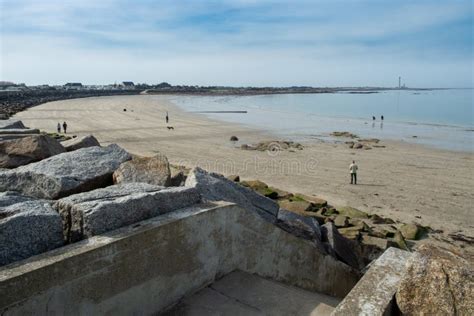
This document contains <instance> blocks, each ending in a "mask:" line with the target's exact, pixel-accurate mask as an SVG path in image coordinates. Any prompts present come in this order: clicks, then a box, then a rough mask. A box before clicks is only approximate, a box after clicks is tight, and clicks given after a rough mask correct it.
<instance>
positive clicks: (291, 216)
mask: <svg viewBox="0 0 474 316" xmlns="http://www.w3.org/2000/svg"><path fill="white" fill-rule="evenodd" d="M278 225H279V226H280V227H282V228H283V229H285V230H286V231H288V232H290V233H292V234H293V235H296V236H301V237H305V238H307V239H312V240H316V241H321V229H320V227H319V223H318V221H317V220H316V219H314V218H312V217H305V216H302V215H299V214H296V213H293V212H290V211H288V210H285V209H283V208H280V210H279V211H278Z"/></svg>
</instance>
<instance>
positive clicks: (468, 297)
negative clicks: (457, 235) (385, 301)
mask: <svg viewBox="0 0 474 316" xmlns="http://www.w3.org/2000/svg"><path fill="white" fill-rule="evenodd" d="M407 266H408V267H407V270H406V272H405V275H404V276H403V278H402V281H401V283H400V285H399V287H398V291H397V293H396V300H397V305H398V307H399V309H400V311H401V312H402V314H403V315H473V314H474V300H473V297H474V269H473V266H472V264H471V263H470V262H469V260H468V259H467V258H464V257H463V256H461V255H460V254H457V253H453V252H451V251H449V250H447V249H443V248H440V247H437V246H434V245H430V244H425V245H421V246H420V247H418V249H417V251H416V252H415V254H414V255H413V257H412V258H410V259H409V261H408V262H407Z"/></svg>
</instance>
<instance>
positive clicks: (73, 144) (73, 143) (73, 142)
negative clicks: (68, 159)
mask: <svg viewBox="0 0 474 316" xmlns="http://www.w3.org/2000/svg"><path fill="white" fill-rule="evenodd" d="M61 145H63V146H64V148H66V150H67V151H73V150H78V149H81V148H87V147H93V146H100V143H99V141H98V140H97V138H95V137H94V136H92V135H86V136H83V137H76V138H71V139H69V140H65V141H63V142H61Z"/></svg>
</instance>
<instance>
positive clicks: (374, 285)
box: [331, 248, 412, 316]
mask: <svg viewBox="0 0 474 316" xmlns="http://www.w3.org/2000/svg"><path fill="white" fill-rule="evenodd" d="M411 256H412V254H411V253H410V252H408V251H404V250H400V249H397V248H389V249H387V250H386V251H385V252H384V253H383V255H382V256H380V257H379V258H378V259H377V260H376V261H375V262H374V263H373V264H372V265H371V267H370V268H369V270H368V271H367V272H366V273H365V275H364V276H363V277H362V279H361V280H360V281H359V282H358V283H357V285H356V286H355V287H354V288H353V289H352V291H351V292H350V293H349V294H348V295H347V296H346V297H345V298H344V300H343V301H342V302H341V303H340V304H339V305H338V306H337V307H336V309H335V310H334V312H333V313H332V314H331V315H332V316H339V315H340V316H348V315H354V316H355V315H391V313H390V312H391V310H392V308H394V305H395V304H393V300H394V295H395V292H396V291H397V288H398V285H399V284H400V281H401V279H402V277H403V274H404V273H405V271H406V263H407V261H408V259H409V258H410V257H411Z"/></svg>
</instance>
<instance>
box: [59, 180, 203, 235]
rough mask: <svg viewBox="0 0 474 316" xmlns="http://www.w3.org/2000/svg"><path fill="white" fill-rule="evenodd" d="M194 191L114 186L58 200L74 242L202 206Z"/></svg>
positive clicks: (65, 232)
mask: <svg viewBox="0 0 474 316" xmlns="http://www.w3.org/2000/svg"><path fill="white" fill-rule="evenodd" d="M200 200H201V197H200V195H199V193H198V191H197V189H195V188H189V187H188V188H186V187H178V188H167V189H163V187H160V186H156V185H151V184H147V183H126V184H118V185H113V186H110V187H107V188H104V189H97V190H94V191H89V192H85V193H80V194H75V195H71V196H69V197H66V198H63V199H60V200H58V201H57V202H56V203H55V205H54V207H55V208H56V209H57V210H58V212H59V213H60V214H61V217H62V219H63V225H64V226H63V227H64V234H65V239H66V240H68V241H69V242H74V241H77V240H80V239H83V238H87V237H91V236H94V235H98V234H101V233H104V232H106V231H110V230H114V229H117V228H119V227H123V226H126V225H130V224H133V223H136V222H139V221H142V220H145V219H147V218H151V217H155V216H158V215H160V214H164V213H167V212H170V211H173V210H177V209H180V208H183V207H187V206H191V205H193V204H196V203H198V202H200Z"/></svg>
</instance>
